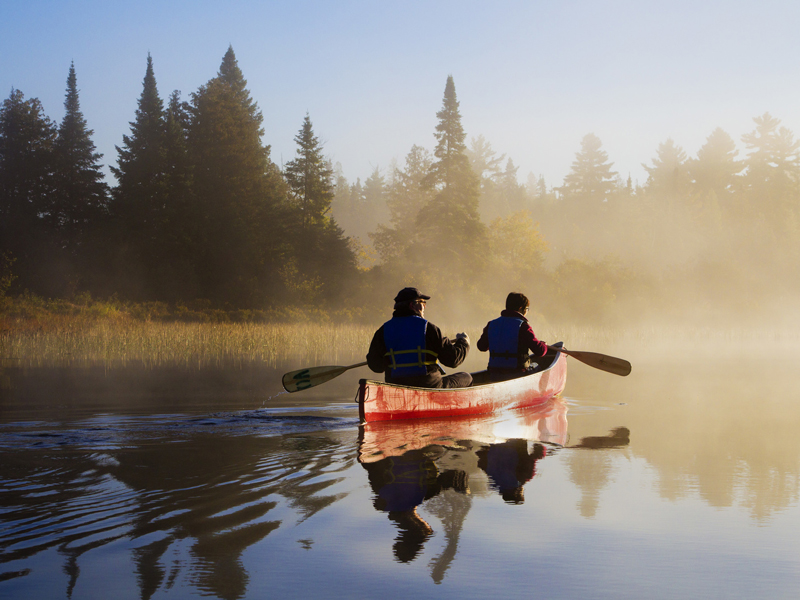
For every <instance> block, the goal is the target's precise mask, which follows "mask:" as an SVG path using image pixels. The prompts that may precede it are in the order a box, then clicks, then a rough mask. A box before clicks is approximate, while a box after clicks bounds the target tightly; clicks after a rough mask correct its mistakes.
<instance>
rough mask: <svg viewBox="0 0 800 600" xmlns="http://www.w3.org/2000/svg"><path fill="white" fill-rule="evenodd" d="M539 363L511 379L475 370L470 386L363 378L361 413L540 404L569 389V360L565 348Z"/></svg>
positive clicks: (440, 413) (409, 415) (462, 411)
mask: <svg viewBox="0 0 800 600" xmlns="http://www.w3.org/2000/svg"><path fill="white" fill-rule="evenodd" d="M554 345H555V346H560V345H561V343H560V342H559V343H558V344H554ZM537 363H538V367H537V368H536V370H535V371H534V372H533V373H531V374H529V375H525V376H523V377H517V378H515V379H509V380H507V381H499V382H491V381H490V380H489V377H488V373H487V372H486V371H479V372H477V373H473V374H472V378H473V381H472V386H471V387H468V388H437V389H431V388H417V387H408V386H403V385H394V384H391V383H383V382H381V381H372V380H369V379H362V380H361V381H360V382H359V383H360V385H359V388H358V406H359V416H360V418H361V422H362V423H369V422H371V421H392V420H395V419H427V418H431V417H454V416H460V415H482V414H489V413H494V412H498V411H501V410H507V409H518V408H530V407H533V406H539V405H541V404H544V403H545V402H547V400H549V399H550V398H552V397H553V396H556V395H558V394H560V393H561V392H562V391H564V386H565V385H566V382H567V359H566V356H565V355H564V354H563V353H561V352H550V353H548V354H546V355H545V356H543V357H542V358H539V359H537Z"/></svg>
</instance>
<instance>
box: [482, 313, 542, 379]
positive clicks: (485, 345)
mask: <svg viewBox="0 0 800 600" xmlns="http://www.w3.org/2000/svg"><path fill="white" fill-rule="evenodd" d="M500 316H501V317H513V318H514V319H522V325H521V326H520V328H519V346H518V348H519V354H520V357H522V356H527V355H528V353H530V354H531V355H533V356H534V357H539V356H544V355H545V354H547V344H546V343H544V342H542V341H540V340H538V339H536V334H534V333H533V329H532V328H531V326H530V324H529V323H528V319H526V318H525V317H524V316H523V315H521V314H520V313H518V312H517V311H515V310H504V311H503V312H501V313H500ZM478 350H480V351H481V352H486V351H487V350H489V325H488V324H487V325H486V327H484V328H483V334H482V335H481V339H479V340H478ZM526 366H527V360H525V361H523V360H522V358H520V360H519V362H518V363H517V368H516V369H515V370H518V371H522V370H524V369H525V367H526ZM489 370H494V369H491V368H490V369H489Z"/></svg>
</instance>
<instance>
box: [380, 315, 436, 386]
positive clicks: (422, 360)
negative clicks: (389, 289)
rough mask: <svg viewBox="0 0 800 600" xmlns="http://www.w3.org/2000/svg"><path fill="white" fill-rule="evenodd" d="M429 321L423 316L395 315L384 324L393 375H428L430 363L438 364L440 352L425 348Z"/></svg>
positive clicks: (384, 338) (384, 337) (384, 339)
mask: <svg viewBox="0 0 800 600" xmlns="http://www.w3.org/2000/svg"><path fill="white" fill-rule="evenodd" d="M427 326H428V322H427V321H426V320H425V319H423V318H422V317H418V316H410V317H393V318H392V319H391V320H390V321H387V322H386V323H384V324H383V342H384V343H385V344H386V350H387V352H386V354H385V355H384V356H388V357H389V361H390V365H389V366H390V367H391V369H392V371H391V376H392V377H412V376H415V375H427V374H428V369H427V366H428V365H435V364H436V357H437V356H438V354H437V353H436V352H433V351H431V350H427V349H426V348H425V330H426V328H427Z"/></svg>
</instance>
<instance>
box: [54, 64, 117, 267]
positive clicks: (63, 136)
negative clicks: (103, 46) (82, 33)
mask: <svg viewBox="0 0 800 600" xmlns="http://www.w3.org/2000/svg"><path fill="white" fill-rule="evenodd" d="M64 108H65V109H66V113H65V115H64V119H63V121H61V124H60V125H59V128H58V137H57V139H56V145H55V175H56V178H55V188H56V192H55V194H54V196H53V202H52V204H51V208H50V211H49V214H48V221H49V223H50V226H51V227H53V228H54V230H56V231H59V232H60V233H61V235H60V236H59V237H60V238H61V240H62V244H63V245H64V248H65V249H66V250H67V252H68V253H69V254H72V255H76V254H77V253H78V251H79V248H80V246H81V245H82V244H83V243H84V242H85V241H86V236H87V234H88V231H89V228H90V227H91V226H92V225H96V224H97V222H98V221H99V219H101V218H102V217H103V216H104V215H105V213H106V211H107V208H108V186H107V185H106V183H105V176H104V175H103V172H102V166H101V165H100V164H99V162H98V161H99V160H100V159H101V158H102V154H99V153H98V152H96V149H95V145H94V142H93V141H92V139H91V137H92V135H93V134H94V131H92V130H91V129H89V128H88V126H87V124H86V119H85V118H84V117H83V113H82V112H81V108H80V101H79V98H78V85H77V77H76V75H75V65H74V64H70V68H69V75H68V77H67V92H66V99H65V101H64Z"/></svg>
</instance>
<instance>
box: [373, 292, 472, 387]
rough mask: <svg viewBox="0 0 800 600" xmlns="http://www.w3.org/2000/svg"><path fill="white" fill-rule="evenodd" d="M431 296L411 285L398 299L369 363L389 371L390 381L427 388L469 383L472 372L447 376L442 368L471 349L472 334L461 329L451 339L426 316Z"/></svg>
mask: <svg viewBox="0 0 800 600" xmlns="http://www.w3.org/2000/svg"><path fill="white" fill-rule="evenodd" d="M428 300H430V296H426V295H424V294H421V293H420V292H419V290H418V289H417V288H413V287H407V288H403V289H402V290H400V292H398V294H397V296H396V297H395V299H394V312H393V313H392V318H391V319H390V320H388V321H387V322H386V323H384V324H383V325H382V326H381V327H380V329H378V331H376V332H375V335H374V336H373V337H372V343H371V344H370V346H369V353H368V354H367V364H368V365H369V368H370V369H372V370H373V371H375V372H376V373H381V372H383V373H385V378H386V382H387V383H396V384H399V385H409V386H413V387H426V388H454V387H469V386H470V385H471V384H472V375H470V374H469V373H463V372H462V373H453V374H451V375H445V376H443V374H442V373H443V371H442V368H441V367H440V366H439V364H438V363H442V364H443V365H444V366H446V367H451V368H455V367H457V366H458V365H460V364H461V363H462V362H464V359H465V358H466V357H467V353H468V352H469V336H468V335H467V334H466V333H459V334H458V335H456V339H455V340H452V341H451V340H450V339H448V338H447V337H445V336H444V335H442V331H441V330H440V329H439V328H438V327H436V325H434V324H433V323H430V322H428V321H426V320H425V303H426V302H427V301H428Z"/></svg>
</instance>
